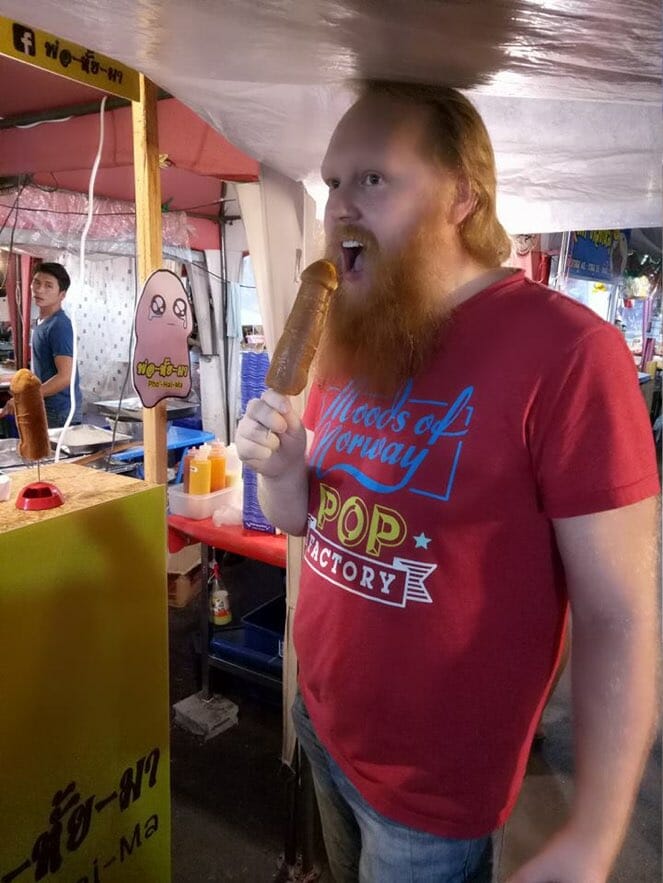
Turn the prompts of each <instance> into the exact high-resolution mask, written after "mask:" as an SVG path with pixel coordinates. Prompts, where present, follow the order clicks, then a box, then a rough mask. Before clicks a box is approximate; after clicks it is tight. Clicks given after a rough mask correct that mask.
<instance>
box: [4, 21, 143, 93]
mask: <svg viewBox="0 0 663 883" xmlns="http://www.w3.org/2000/svg"><path fill="white" fill-rule="evenodd" d="M0 55H7V56H8V57H9V58H15V59H16V61H23V62H25V64H30V65H32V66H33V67H38V68H41V69H42V70H45V71H50V72H51V73H52V74H59V75H60V76H61V77H67V78H68V79H69V80H76V81H77V82H79V83H84V84H85V85H86V86H93V87H94V88H96V89H102V90H103V91H104V92H110V93H111V94H112V95H118V96H119V97H120V98H128V99H130V100H131V101H138V100H139V99H140V90H139V83H138V73H137V71H135V70H133V69H132V68H130V67H127V66H126V65H124V64H122V63H121V62H119V61H115V60H114V59H112V58H109V57H108V56H107V55H100V54H99V53H98V52H93V51H92V50H91V49H86V48H85V47H84V46H79V45H78V43H70V42H69V40H63V39H61V38H60V37H56V36H54V35H53V34H49V33H47V32H46V31H39V30H37V29H36V28H32V27H29V26H28V25H24V24H22V23H21V22H18V21H13V20H12V19H9V18H3V17H2V16H0Z"/></svg>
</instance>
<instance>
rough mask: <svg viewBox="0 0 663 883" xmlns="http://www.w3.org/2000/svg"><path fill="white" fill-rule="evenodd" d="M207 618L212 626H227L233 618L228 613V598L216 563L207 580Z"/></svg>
mask: <svg viewBox="0 0 663 883" xmlns="http://www.w3.org/2000/svg"><path fill="white" fill-rule="evenodd" d="M209 618H210V622H212V624H213V625H228V623H229V622H231V621H232V618H233V616H232V613H231V612H230V598H229V595H228V592H227V590H226V589H225V587H224V585H223V583H222V582H221V575H220V573H219V565H218V563H217V562H216V561H215V562H214V564H213V565H212V575H211V577H210V580H209Z"/></svg>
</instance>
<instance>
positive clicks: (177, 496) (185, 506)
mask: <svg viewBox="0 0 663 883" xmlns="http://www.w3.org/2000/svg"><path fill="white" fill-rule="evenodd" d="M238 492H239V493H241V488H238V487H227V488H224V489H223V490H221V491H214V492H213V493H211V494H185V493H184V485H182V484H177V485H174V486H173V487H169V488H168V507H169V509H170V514H171V515H183V516H184V517H185V518H192V519H193V520H194V521H201V520H202V519H203V518H211V517H212V513H213V512H215V511H216V510H217V509H222V508H224V507H225V506H227V505H230V504H231V503H232V501H233V499H234V496H233V495H237V494H238Z"/></svg>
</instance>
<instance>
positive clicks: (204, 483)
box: [189, 448, 212, 494]
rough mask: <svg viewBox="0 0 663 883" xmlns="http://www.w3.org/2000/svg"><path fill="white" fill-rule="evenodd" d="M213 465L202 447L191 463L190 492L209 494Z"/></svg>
mask: <svg viewBox="0 0 663 883" xmlns="http://www.w3.org/2000/svg"><path fill="white" fill-rule="evenodd" d="M211 473H212V465H211V463H210V461H209V457H206V456H205V452H204V451H201V450H200V448H199V449H198V450H197V451H196V453H195V456H194V457H193V459H192V460H191V463H190V465H189V493H190V494H209V489H210V479H211Z"/></svg>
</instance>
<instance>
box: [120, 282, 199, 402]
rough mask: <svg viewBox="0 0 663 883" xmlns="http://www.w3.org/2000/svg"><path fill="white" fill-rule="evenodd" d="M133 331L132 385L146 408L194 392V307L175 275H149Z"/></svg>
mask: <svg viewBox="0 0 663 883" xmlns="http://www.w3.org/2000/svg"><path fill="white" fill-rule="evenodd" d="M134 332H135V335H136V346H135V347H134V354H133V362H132V368H133V383H134V389H135V390H136V392H137V393H138V395H139V396H140V400H141V402H142V403H143V406H144V407H145V408H153V407H154V406H155V405H156V403H157V402H160V401H161V400H162V399H165V398H178V399H185V398H186V397H187V396H188V395H189V393H190V392H191V364H190V360H189V344H188V337H189V334H190V333H191V308H190V306H189V300H188V298H187V294H186V291H185V289H184V286H183V285H182V280H181V279H180V278H179V276H176V275H175V273H171V272H170V270H156V271H155V272H154V273H152V275H151V276H149V278H148V279H147V281H146V283H145V285H144V286H143V290H142V292H141V295H140V298H139V300H138V305H137V306H136V316H135V319H134Z"/></svg>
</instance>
